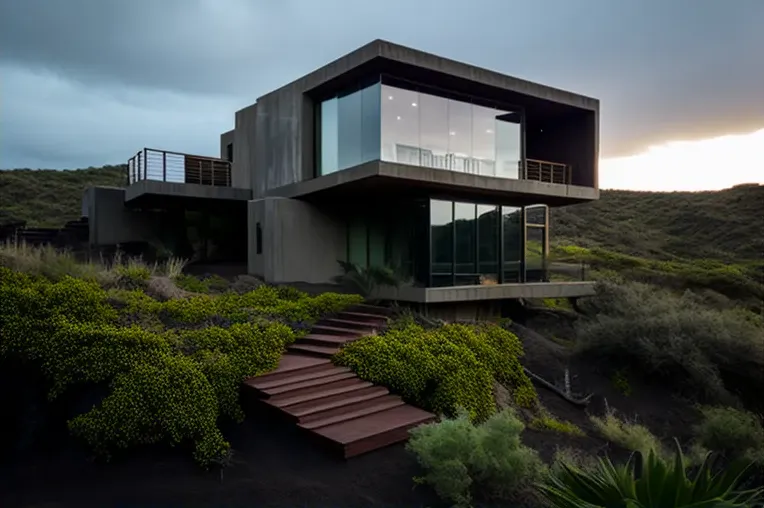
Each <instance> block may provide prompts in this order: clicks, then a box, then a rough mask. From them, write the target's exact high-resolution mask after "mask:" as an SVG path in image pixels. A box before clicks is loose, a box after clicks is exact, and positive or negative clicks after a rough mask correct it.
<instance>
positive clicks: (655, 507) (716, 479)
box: [539, 443, 764, 508]
mask: <svg viewBox="0 0 764 508" xmlns="http://www.w3.org/2000/svg"><path fill="white" fill-rule="evenodd" d="M636 459H637V455H636V454H635V455H632V458H631V459H630V460H629V462H628V463H627V464H625V465H615V464H613V463H612V462H611V461H610V460H609V459H600V461H599V463H598V465H597V467H596V468H594V469H593V470H582V469H580V468H578V467H576V466H573V465H570V464H564V463H563V464H562V465H561V467H557V468H553V469H552V470H551V474H549V476H548V478H547V480H546V481H545V482H544V483H543V484H541V485H540V486H539V487H540V490H541V492H542V493H543V494H544V496H545V497H546V498H547V500H548V501H549V503H550V505H551V506H552V507H553V508H584V507H586V508H668V507H671V508H685V507H686V508H691V507H692V508H699V507H720V508H721V507H725V508H727V507H728V508H735V507H740V508H749V507H752V506H756V505H757V503H759V502H760V501H762V499H763V498H762V496H763V495H764V489H761V488H758V489H752V490H747V491H742V490H740V486H741V484H742V483H743V481H744V480H745V476H746V473H747V472H748V470H749V468H750V464H749V463H748V464H747V463H739V464H734V465H732V466H730V467H728V468H726V469H725V470H724V471H722V472H719V473H716V474H714V473H713V472H712V470H711V461H710V458H709V456H706V457H705V458H704V460H703V463H702V464H701V466H700V468H699V470H698V471H697V473H695V475H694V476H693V477H688V476H687V465H686V464H685V461H684V456H683V455H682V449H681V447H680V446H679V443H676V452H675V454H674V460H673V461H667V460H664V459H662V458H661V457H660V456H659V455H657V454H655V453H653V452H650V453H648V454H647V455H646V458H645V460H643V461H637V460H636ZM639 462H641V464H639Z"/></svg>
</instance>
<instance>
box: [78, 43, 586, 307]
mask: <svg viewBox="0 0 764 508" xmlns="http://www.w3.org/2000/svg"><path fill="white" fill-rule="evenodd" d="M598 125H599V101H598V100H596V99H593V98H590V97H585V96H582V95H577V94H574V93H571V92H566V91H563V90H558V89H555V88H551V87H548V86H543V85H539V84H535V83H531V82H528V81H524V80H521V79H517V78H513V77H510V76H505V75H503V74H499V73H497V72H493V71H489V70H486V69H481V68H478V67H474V66H471V65H468V64H464V63H460V62H455V61H452V60H448V59H446V58H442V57H439V56H435V55H432V54H428V53H423V52H421V51H417V50H414V49H410V48H407V47H402V46H399V45H396V44H392V43H390V42H386V41H382V40H375V41H373V42H371V43H369V44H367V45H365V46H363V47H361V48H359V49H357V50H355V51H353V52H352V53H349V54H347V55H345V56H343V57H341V58H339V59H337V60H335V61H334V62H331V63H329V64H328V65H326V66H324V67H322V68H320V69H318V70H316V71H314V72H312V73H310V74H308V75H306V76H303V77H301V78H299V79H297V80H296V81H294V82H292V83H289V84H287V85H285V86H283V87H281V88H279V89H277V90H274V91H273V92H270V93H268V94H267V95H264V96H262V97H260V98H259V99H257V102H256V103H254V104H252V105H251V106H248V107H246V108H244V109H242V110H240V111H238V112H236V116H235V128H234V129H233V130H231V131H228V132H225V133H223V134H222V135H221V137H220V158H208V157H199V156H190V155H184V154H175V153H171V152H165V151H158V150H149V149H144V150H141V151H140V152H138V153H137V154H136V155H135V156H134V157H133V158H132V159H130V162H129V167H128V172H129V175H128V185H127V187H126V188H125V189H105V188H94V189H89V190H88V191H87V193H86V196H85V200H84V204H83V207H84V208H85V211H86V212H87V215H88V216H89V217H90V229H91V236H90V238H91V242H92V243H93V244H94V245H97V246H98V245H108V244H115V243H124V242H131V241H141V240H147V238H148V237H153V238H161V237H163V236H165V235H168V234H170V232H171V231H173V230H175V229H177V224H178V222H177V221H178V220H179V219H178V217H180V216H181V215H183V214H184V213H185V214H187V212H188V211H189V210H192V211H194V213H196V214H197V215H198V216H207V215H215V216H216V217H218V219H217V220H218V226H215V225H214V224H211V223H208V224H207V228H208V230H211V231H216V230H220V229H221V228H223V229H225V228H228V229H225V231H226V233H225V234H221V235H218V236H221V237H223V240H222V241H223V243H225V242H226V241H228V242H232V243H231V245H233V244H235V243H236V242H237V241H238V242H244V241H246V242H247V244H246V249H245V248H244V246H243V243H240V244H239V245H238V246H231V248H230V250H231V252H238V253H239V255H240V256H242V257H243V256H244V252H245V251H246V261H247V266H248V271H249V273H251V274H253V275H257V276H260V277H262V278H264V279H265V280H266V281H268V282H273V283H294V282H303V283H313V284H326V283H329V282H331V281H332V279H333V277H334V276H336V275H338V274H339V273H340V265H339V263H338V261H339V260H346V261H351V262H354V263H357V264H358V265H360V266H372V265H384V266H388V267H391V268H394V269H395V270H397V271H398V272H399V273H400V274H401V276H402V277H404V278H405V279H406V280H407V281H408V282H407V283H406V284H404V285H403V286H402V287H400V288H398V289H393V288H384V289H382V290H381V291H382V292H383V293H384V295H386V296H389V297H391V298H396V299H398V300H401V301H409V302H418V303H420V304H431V305H436V304H444V303H452V304H453V303H460V304H466V303H467V302H472V303H479V302H486V301H491V302H497V301H501V300H505V299H511V298H545V297H577V296H583V295H588V294H591V292H592V287H591V284H590V283H587V282H582V281H578V282H576V281H550V280H549V279H550V278H549V274H548V263H547V257H548V252H549V235H550V231H549V214H550V213H554V211H553V209H554V207H559V206H566V205H572V204H575V203H583V202H587V201H591V200H596V199H598V197H599V189H598V175H597V173H598V170H597V161H598V143H599V134H598ZM186 216H187V215H186ZM237 249H238V250H237Z"/></svg>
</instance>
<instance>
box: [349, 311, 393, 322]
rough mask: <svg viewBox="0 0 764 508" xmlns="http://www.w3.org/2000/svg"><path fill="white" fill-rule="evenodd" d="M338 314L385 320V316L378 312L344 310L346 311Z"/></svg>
mask: <svg viewBox="0 0 764 508" xmlns="http://www.w3.org/2000/svg"><path fill="white" fill-rule="evenodd" d="M338 316H353V317H362V318H370V319H378V320H380V321H382V320H384V321H387V316H382V315H380V314H370V313H368V312H354V311H352V310H346V311H343V312H340V313H339V314H338Z"/></svg>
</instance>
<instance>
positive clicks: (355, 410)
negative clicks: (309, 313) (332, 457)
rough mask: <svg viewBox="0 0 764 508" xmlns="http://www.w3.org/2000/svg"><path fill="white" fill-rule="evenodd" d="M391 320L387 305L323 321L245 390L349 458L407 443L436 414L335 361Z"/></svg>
mask: <svg viewBox="0 0 764 508" xmlns="http://www.w3.org/2000/svg"><path fill="white" fill-rule="evenodd" d="M388 316H389V309H385V308H384V307H374V306H369V305H358V306H355V307H353V308H351V309H350V310H348V311H346V312H342V313H340V314H338V315H336V316H333V317H331V318H327V319H324V320H322V321H320V322H318V323H317V324H316V325H315V326H314V327H313V329H312V330H311V333H309V334H308V335H306V336H305V337H303V338H301V339H300V340H298V341H297V342H296V343H294V344H292V345H291V346H289V350H288V352H287V353H286V354H285V355H284V356H283V357H282V359H281V362H280V364H279V366H278V368H277V369H276V370H274V371H272V372H269V373H268V374H264V375H262V376H257V377H254V378H250V379H248V380H246V381H245V382H244V387H243V389H244V390H245V391H247V392H249V393H250V394H253V395H254V396H255V397H257V398H258V399H259V400H260V401H261V403H262V404H264V405H266V406H267V407H268V408H270V409H271V410H273V411H274V412H276V413H277V414H278V415H279V416H281V417H282V418H284V419H285V420H286V421H287V422H290V423H291V424H294V425H297V426H298V427H299V428H301V429H303V430H304V431H306V432H307V433H309V434H310V435H311V436H313V437H314V438H315V439H316V440H317V441H319V443H320V444H322V445H324V446H326V447H328V448H329V449H331V450H332V451H333V452H335V453H338V454H340V455H341V456H343V457H345V458H349V457H353V456H355V455H360V454H362V453H366V452H370V451H372V450H376V449H378V448H382V447H384V446H387V445H390V444H393V443H398V442H401V441H405V440H406V439H407V438H408V431H409V430H410V429H411V428H413V427H416V426H417V425H420V424H422V423H427V422H430V421H433V420H434V419H435V415H433V414H431V413H428V412H427V411H423V410H421V409H419V408H416V407H414V406H411V405H409V404H406V403H405V402H403V400H401V398H400V397H398V396H396V395H392V394H391V393H390V392H389V391H388V390H387V388H384V387H382V386H375V385H374V384H372V383H369V382H366V381H363V380H361V379H360V378H358V377H357V376H356V375H355V374H354V373H353V372H351V371H350V369H347V368H345V367H337V366H335V365H333V364H332V362H331V359H330V358H331V356H332V355H334V354H335V353H336V352H337V351H339V349H340V347H341V346H342V345H343V344H346V343H348V342H352V341H354V340H358V339H359V338H361V337H363V336H365V335H369V334H373V333H375V332H376V331H377V330H380V329H382V328H384V327H385V326H386V324H387V320H388Z"/></svg>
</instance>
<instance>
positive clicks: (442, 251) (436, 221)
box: [430, 200, 454, 286]
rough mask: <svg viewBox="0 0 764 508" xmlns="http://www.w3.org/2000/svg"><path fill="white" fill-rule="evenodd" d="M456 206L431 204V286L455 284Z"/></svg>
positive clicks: (448, 203)
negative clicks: (454, 222)
mask: <svg viewBox="0 0 764 508" xmlns="http://www.w3.org/2000/svg"><path fill="white" fill-rule="evenodd" d="M453 212H454V204H453V203H452V202H451V201H435V200H433V201H431V202H430V259H431V265H430V270H431V285H432V286H451V285H453V283H454V263H453V260H454V234H453V233H454V224H453V220H454V214H453Z"/></svg>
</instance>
